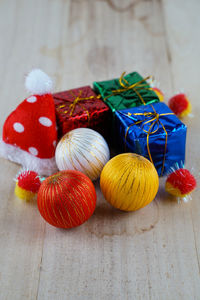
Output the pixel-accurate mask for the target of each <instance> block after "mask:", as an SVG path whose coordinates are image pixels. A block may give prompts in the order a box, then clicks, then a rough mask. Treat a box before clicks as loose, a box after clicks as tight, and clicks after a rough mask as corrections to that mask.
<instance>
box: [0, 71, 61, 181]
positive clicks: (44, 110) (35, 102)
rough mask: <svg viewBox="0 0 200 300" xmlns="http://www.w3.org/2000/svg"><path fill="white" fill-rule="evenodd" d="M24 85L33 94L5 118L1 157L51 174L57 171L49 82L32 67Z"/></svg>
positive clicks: (55, 134)
mask: <svg viewBox="0 0 200 300" xmlns="http://www.w3.org/2000/svg"><path fill="white" fill-rule="evenodd" d="M25 86H26V88H27V90H28V91H29V92H30V93H31V94H32V96H30V97H28V98H26V99H25V100H24V101H23V102H22V103H21V104H20V105H19V106H18V107H17V108H16V109H15V110H14V111H13V112H12V113H11V114H10V115H9V116H8V118H7V119H6V121H5V123H4V126H3V137H2V139H1V140H0V156H3V157H5V158H7V159H9V160H11V161H14V162H16V163H19V164H21V165H22V166H23V167H25V168H28V169H31V170H34V171H36V172H38V173H39V174H40V175H51V174H52V173H54V172H55V171H56V170H57V167H56V163H55V157H54V156H55V147H56V143H57V130H56V117H55V107H54V100H53V97H52V95H51V92H52V81H51V79H50V78H49V77H48V76H47V75H46V74H45V73H44V72H43V71H41V70H39V69H35V70H33V71H31V72H30V73H29V75H28V76H27V77H26V81H25Z"/></svg>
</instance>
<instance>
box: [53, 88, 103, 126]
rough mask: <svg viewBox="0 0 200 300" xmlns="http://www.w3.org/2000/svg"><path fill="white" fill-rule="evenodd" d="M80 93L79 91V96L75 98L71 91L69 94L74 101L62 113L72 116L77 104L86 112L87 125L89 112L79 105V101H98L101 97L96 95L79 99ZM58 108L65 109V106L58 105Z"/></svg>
mask: <svg viewBox="0 0 200 300" xmlns="http://www.w3.org/2000/svg"><path fill="white" fill-rule="evenodd" d="M82 92H83V91H82V90H80V91H79V95H78V96H76V95H75V94H74V92H72V91H71V94H72V95H73V96H74V101H73V102H72V103H71V104H70V105H69V108H68V110H65V111H64V113H65V114H67V113H69V115H70V116H72V114H73V113H74V110H75V108H76V105H77V104H79V105H80V107H81V108H82V109H83V110H84V111H85V112H86V114H87V116H88V123H89V122H90V114H89V111H88V110H87V108H86V107H85V106H84V105H82V104H80V102H81V101H87V100H92V99H95V98H98V99H99V98H100V97H101V96H100V95H98V96H96V95H95V96H89V97H81V95H82ZM62 100H63V99H62ZM65 101H67V102H69V101H68V100H65ZM58 107H59V108H63V107H65V104H62V105H59V106H58Z"/></svg>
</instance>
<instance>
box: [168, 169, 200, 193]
mask: <svg viewBox="0 0 200 300" xmlns="http://www.w3.org/2000/svg"><path fill="white" fill-rule="evenodd" d="M195 188H196V180H195V178H194V176H193V175H192V174H191V173H190V171H188V170H187V169H183V168H181V169H178V170H176V171H174V172H173V173H171V174H170V175H169V176H168V178H167V181H166V190H167V191H168V192H169V193H170V194H173V195H175V196H180V197H181V196H185V195H188V194H190V193H191V192H192V191H193V190H194V189H195Z"/></svg>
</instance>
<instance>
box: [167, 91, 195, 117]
mask: <svg viewBox="0 0 200 300" xmlns="http://www.w3.org/2000/svg"><path fill="white" fill-rule="evenodd" d="M169 108H170V109H171V110H172V111H173V113H174V114H175V115H177V116H185V115H187V114H188V113H190V111H191V104H190V102H189V100H188V98H187V97H186V95H185V94H177V95H175V96H173V97H172V98H171V99H170V100H169Z"/></svg>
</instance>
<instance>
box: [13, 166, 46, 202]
mask: <svg viewBox="0 0 200 300" xmlns="http://www.w3.org/2000/svg"><path fill="white" fill-rule="evenodd" d="M40 185H41V178H40V176H39V175H38V173H36V172H34V171H30V170H23V171H21V172H20V173H19V174H18V176H17V179H16V185H15V195H16V196H17V197H18V198H20V199H22V200H26V201H30V200H32V199H34V198H35V196H36V195H37V192H38V190H39V187H40Z"/></svg>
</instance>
